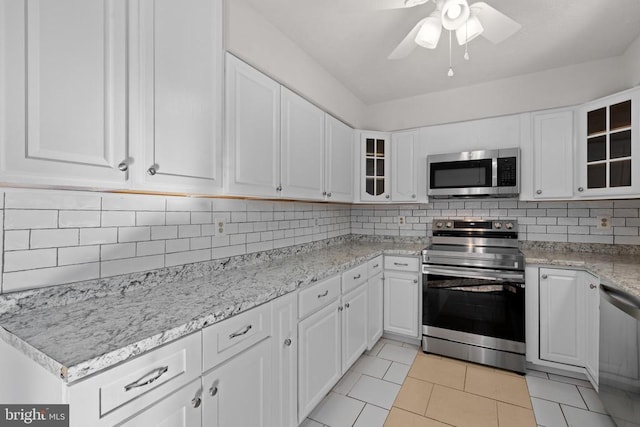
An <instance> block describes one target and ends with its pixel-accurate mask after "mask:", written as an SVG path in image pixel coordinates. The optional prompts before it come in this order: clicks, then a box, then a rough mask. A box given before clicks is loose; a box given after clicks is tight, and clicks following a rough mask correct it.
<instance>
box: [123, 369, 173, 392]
mask: <svg viewBox="0 0 640 427" xmlns="http://www.w3.org/2000/svg"><path fill="white" fill-rule="evenodd" d="M168 370H169V367H168V366H163V367H161V368H158V369H154V370H153V371H151V372H149V373H148V374H146V375H145V376H143V377H142V378H140V379H139V380H136V381H134V382H132V383H131V384H127V385H126V386H124V391H129V390H131V389H132V388H138V387H143V386H145V385H149V384H151V383H152V382H154V381H155V380H157V379H158V378H160V377H161V376H162V375H163V374H164V373H165V372H167V371H168ZM150 376H151V378H149V377H150Z"/></svg>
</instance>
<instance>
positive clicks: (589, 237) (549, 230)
mask: <svg viewBox="0 0 640 427" xmlns="http://www.w3.org/2000/svg"><path fill="white" fill-rule="evenodd" d="M639 210H640V199H635V200H616V201H610V200H605V201H585V202H578V201H575V202H573V201H572V202H520V201H518V200H473V201H460V200H455V201H447V200H443V201H434V202H431V203H429V204H426V205H424V204H423V205H385V206H380V205H364V206H362V205H354V206H353V208H352V209H351V232H352V233H353V234H368V235H376V236H424V235H425V234H426V235H427V236H429V237H431V234H432V233H431V231H432V229H431V226H432V222H433V219H434V218H473V219H507V218H509V219H517V220H518V223H519V235H518V238H519V239H520V240H531V241H552V242H569V243H606V244H630V245H640V235H639V229H640V218H639V217H638V212H639ZM602 215H609V216H611V218H612V220H611V225H612V227H611V228H610V229H609V230H599V229H598V228H597V224H598V218H597V217H598V216H602ZM398 216H405V217H406V224H404V225H399V224H398Z"/></svg>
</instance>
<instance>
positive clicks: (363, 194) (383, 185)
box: [360, 131, 391, 202]
mask: <svg viewBox="0 0 640 427" xmlns="http://www.w3.org/2000/svg"><path fill="white" fill-rule="evenodd" d="M360 137H361V139H360V201H362V202H388V201H390V200H391V190H390V188H389V178H390V176H391V174H390V173H389V164H390V158H391V156H390V154H391V153H390V145H389V140H390V138H389V134H387V133H382V132H367V131H363V132H362V133H361V136H360Z"/></svg>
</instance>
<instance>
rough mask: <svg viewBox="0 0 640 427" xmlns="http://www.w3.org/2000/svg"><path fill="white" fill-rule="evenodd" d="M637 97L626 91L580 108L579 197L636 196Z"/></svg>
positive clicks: (639, 162)
mask: <svg viewBox="0 0 640 427" xmlns="http://www.w3.org/2000/svg"><path fill="white" fill-rule="evenodd" d="M639 94H640V91H638V90H632V91H626V92H623V93H620V94H617V95H614V96H611V97H607V98H604V99H601V100H599V101H595V102H592V103H589V104H586V105H585V106H583V107H582V109H581V114H580V119H581V126H580V127H581V129H580V137H579V139H578V141H577V143H578V147H577V154H578V159H579V162H580V163H579V165H578V168H577V170H578V173H579V176H578V179H577V183H578V185H577V189H576V194H577V195H578V196H580V197H583V196H584V197H589V196H603V195H604V196H618V195H621V196H622V195H637V194H638V192H639V190H640V185H639V184H640V183H639V182H638V180H640V175H639V173H640V170H639V169H638V168H639V167H640V153H639V152H638V151H639V144H638V119H639V118H640V117H639V112H638V105H639V104H638V103H639Z"/></svg>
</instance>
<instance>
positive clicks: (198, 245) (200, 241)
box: [189, 236, 211, 251]
mask: <svg viewBox="0 0 640 427" xmlns="http://www.w3.org/2000/svg"><path fill="white" fill-rule="evenodd" d="M189 247H190V248H191V250H192V251H193V250H197V249H209V248H211V237H208V236H207V237H192V238H191V241H190V242H189Z"/></svg>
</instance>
